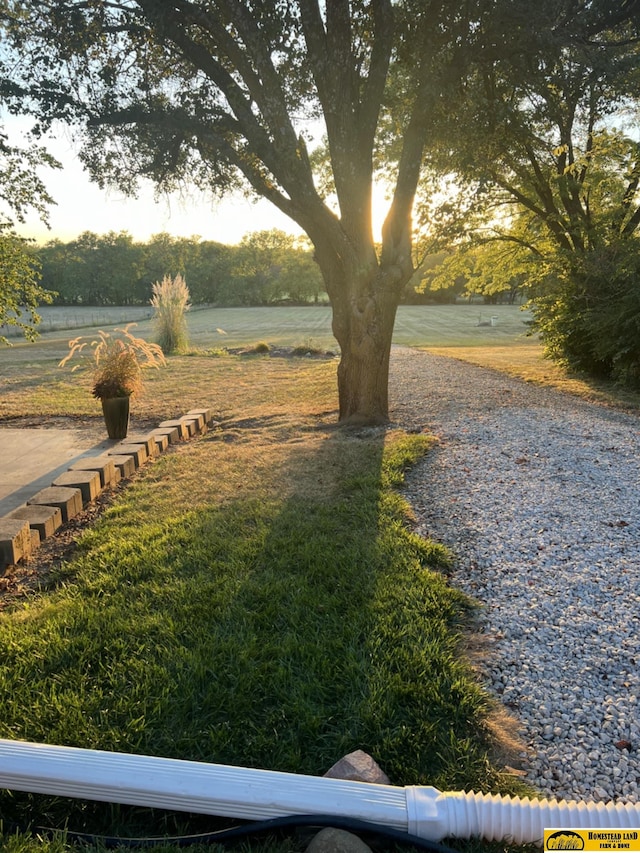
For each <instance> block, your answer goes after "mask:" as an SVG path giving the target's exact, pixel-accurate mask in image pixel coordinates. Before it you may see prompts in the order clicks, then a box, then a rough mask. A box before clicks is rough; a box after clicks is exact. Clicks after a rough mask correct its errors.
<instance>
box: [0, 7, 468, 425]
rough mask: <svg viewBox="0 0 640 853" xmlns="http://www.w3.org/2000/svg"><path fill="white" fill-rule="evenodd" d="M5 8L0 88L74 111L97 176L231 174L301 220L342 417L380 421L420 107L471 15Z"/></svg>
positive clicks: (45, 117) (408, 262)
mask: <svg viewBox="0 0 640 853" xmlns="http://www.w3.org/2000/svg"><path fill="white" fill-rule="evenodd" d="M7 5H8V9H9V10H10V13H11V15H12V16H13V19H12V21H13V22H12V23H11V22H9V24H8V28H9V31H10V36H11V38H12V40H13V44H14V47H15V49H16V51H19V53H20V56H21V62H20V63H19V64H18V67H17V72H16V70H15V69H14V71H13V72H12V74H11V75H10V83H9V84H7V85H5V96H6V97H7V98H11V97H12V96H13V98H14V101H13V103H14V104H15V105H16V109H24V108H25V104H27V103H31V105H32V108H33V111H34V112H35V113H36V114H37V115H38V119H39V122H40V125H41V126H42V127H46V126H48V125H49V124H50V123H51V122H52V121H55V120H56V119H62V120H65V121H72V122H76V123H77V124H78V127H79V128H81V129H82V138H83V149H82V158H83V160H84V162H85V164H86V166H87V168H88V169H89V171H90V173H91V174H92V175H93V177H94V178H95V179H96V180H97V181H98V182H99V183H102V184H106V183H116V184H118V185H119V186H120V187H121V188H122V189H123V190H125V191H126V190H129V191H131V188H132V185H133V179H134V177H135V176H136V175H139V176H146V177H151V178H152V179H154V180H155V181H156V182H157V184H158V186H161V187H165V188H173V187H175V186H176V185H179V184H181V182H183V181H186V180H188V181H195V182H196V183H197V184H198V185H199V186H200V187H201V188H211V189H212V191H214V192H223V191H225V190H227V189H228V188H230V187H232V186H235V185H237V184H238V183H239V182H241V183H242V184H243V185H244V186H246V187H249V188H250V189H252V190H253V191H254V192H255V193H257V194H259V195H261V196H263V197H265V198H267V199H269V200H270V201H271V202H272V203H273V204H274V205H276V206H277V207H278V208H279V209H280V210H281V211H283V212H284V213H285V214H287V215H288V216H289V217H290V218H291V219H292V220H294V221H295V222H296V223H297V224H298V225H300V226H301V227H302V228H303V230H304V231H305V232H306V233H307V234H308V236H309V238H310V239H311V241H312V243H313V246H314V250H315V259H316V262H317V263H318V265H319V268H320V270H321V272H322V275H323V278H324V281H325V286H326V289H327V292H328V293H329V296H330V299H331V303H332V307H333V329H334V334H335V336H336V338H337V340H338V342H339V344H340V347H341V363H340V367H339V372H338V373H339V375H338V385H339V397H340V417H341V418H342V419H351V420H364V421H380V420H385V419H386V418H387V414H388V396H387V377H388V361H389V351H390V345H391V333H392V329H393V323H394V319H395V309H396V306H397V303H398V300H399V297H400V293H401V292H402V288H403V286H404V284H405V283H406V282H407V280H408V279H409V277H410V276H411V274H412V272H413V257H412V220H411V215H412V208H413V201H414V195H415V190H416V186H417V183H418V180H419V177H420V169H421V164H422V157H423V152H424V148H425V144H426V140H427V137H428V133H429V115H430V111H431V108H432V106H433V103H434V99H436V98H437V97H438V92H440V91H441V89H442V85H443V81H444V79H445V78H446V77H447V75H448V74H449V75H450V74H454V73H457V72H455V68H456V62H457V55H458V53H460V51H461V47H460V46H459V45H462V43H463V40H464V36H465V34H467V33H468V32H469V29H470V28H471V27H472V26H473V20H472V17H470V15H469V14H468V13H467V11H465V10H464V9H462V10H458V9H457V8H453V7H452V6H451V4H449V3H445V2H438V0H421V2H413V0H403V2H393V0H370V2H365V0H354V1H353V2H348V0H326V2H319V0H297V2H292V0H269V2H267V0H253V2H251V3H247V2H240V0H215V2H214V0H206V2H205V0H122V1H121V2H116V1H115V0H113V2H111V0H103V2H86V0H66V2H64V1H63V0H41V1H40V2H38V3H37V4H32V3H23V2H21V0H14V2H8V4H7ZM457 45H458V46H457ZM395 65H397V67H398V69H399V73H398V75H397V76H396V77H395V78H394V84H393V97H392V98H390V99H389V102H388V103H386V101H385V97H386V95H385V93H386V92H387V90H388V83H389V74H390V68H391V67H392V66H395ZM383 104H384V108H385V112H386V111H387V110H390V115H391V116H392V120H393V122H394V123H395V126H396V133H395V138H396V140H398V139H399V140H401V142H400V144H396V145H395V146H394V150H393V152H391V151H390V152H389V155H388V156H385V168H386V170H387V174H388V177H389V178H390V179H391V178H392V184H393V191H392V196H391V203H390V207H389V211H388V214H387V217H386V221H385V226H384V231H383V239H382V245H381V246H380V247H378V248H377V247H376V246H375V245H374V241H373V235H372V225H371V199H372V184H373V178H374V173H375V162H376V153H377V152H378V151H379V149H380V148H381V147H383V146H384V145H385V144H386V137H385V133H384V132H383V130H382V128H381V114H382V111H383ZM386 124H387V126H388V124H389V120H388V119H387V122H386ZM321 134H324V135H325V136H326V145H327V150H328V152H329V161H330V170H331V177H332V184H333V187H334V188H335V199H336V200H335V203H333V202H332V201H331V199H329V198H327V197H325V196H324V195H323V192H322V190H321V188H320V187H321V185H320V183H319V182H318V181H317V180H316V175H314V168H313V166H312V157H311V156H310V151H309V148H310V146H312V145H313V142H314V139H315V138H316V137H317V136H319V135H321Z"/></svg>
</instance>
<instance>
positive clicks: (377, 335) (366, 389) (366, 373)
mask: <svg viewBox="0 0 640 853" xmlns="http://www.w3.org/2000/svg"><path fill="white" fill-rule="evenodd" d="M383 283H384V276H383V274H382V273H381V272H380V271H379V270H375V273H374V278H373V280H370V281H368V282H364V283H362V282H360V283H359V284H358V283H354V282H353V281H352V282H345V284H344V286H343V287H342V288H341V289H340V292H339V293H338V295H337V296H336V298H334V299H333V300H332V307H333V333H334V335H335V337H336V340H337V341H338V343H339V344H340V349H341V358H340V364H339V366H338V398H339V405H340V414H339V419H340V422H341V423H349V424H382V423H386V422H387V421H388V420H389V390H388V389H389V357H390V353H391V338H392V335H393V327H394V324H395V318H396V310H397V306H398V302H399V298H400V291H399V290H398V289H397V288H393V289H386V288H384V287H382V286H381V285H382V284H383ZM354 291H355V292H354Z"/></svg>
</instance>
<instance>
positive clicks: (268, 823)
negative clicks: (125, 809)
mask: <svg viewBox="0 0 640 853" xmlns="http://www.w3.org/2000/svg"><path fill="white" fill-rule="evenodd" d="M327 826H331V827H335V828H336V829H344V830H346V831H348V832H353V833H362V834H368V835H374V836H378V837H381V838H384V839H386V840H388V841H394V842H396V843H398V844H405V845H408V846H410V847H414V848H416V849H417V850H428V851H430V853H457V851H454V850H453V849H452V848H451V847H447V846H445V845H443V844H439V843H438V842H436V841H429V840H428V839H426V838H420V837H419V836H417V835H409V833H407V832H402V831H401V830H399V829H393V828H392V827H390V826H383V825H381V824H377V823H371V822H370V821H366V820H359V819H358V818H349V817H336V816H335V815H289V816H287V817H275V818H271V819H270V820H261V821H256V822H253V823H247V824H242V825H240V826H232V827H229V828H228V829H220V830H216V831H215V832H205V833H200V834H197V835H179V836H164V837H155V838H149V837H147V838H124V837H119V836H105V835H94V834H92V833H85V832H74V831H72V830H69V829H65V830H53V829H49V828H47V829H46V830H45V829H44V828H42V827H39V828H38V830H37V831H38V832H39V833H42V832H47V833H55V832H64V835H65V837H66V838H69V839H72V840H74V841H82V842H84V843H98V842H99V843H100V844H102V845H103V846H104V847H108V848H114V847H129V848H136V847H138V848H149V847H154V846H155V845H158V844H175V845H176V846H178V847H188V846H190V845H192V844H214V843H215V844H224V843H225V842H226V841H236V840H238V839H241V838H247V837H248V836H251V835H259V834H262V833H268V832H274V831H277V830H290V829H297V828H300V827H327Z"/></svg>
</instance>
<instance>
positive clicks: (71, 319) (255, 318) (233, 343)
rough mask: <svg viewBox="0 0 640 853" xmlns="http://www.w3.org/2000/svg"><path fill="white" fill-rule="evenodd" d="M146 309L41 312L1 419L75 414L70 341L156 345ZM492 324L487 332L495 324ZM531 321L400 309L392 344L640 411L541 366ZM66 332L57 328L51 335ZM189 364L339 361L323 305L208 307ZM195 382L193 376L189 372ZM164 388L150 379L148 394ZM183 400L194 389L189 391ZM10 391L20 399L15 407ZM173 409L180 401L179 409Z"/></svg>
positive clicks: (8, 352)
mask: <svg viewBox="0 0 640 853" xmlns="http://www.w3.org/2000/svg"><path fill="white" fill-rule="evenodd" d="M147 312H148V309H147V308H139V307H138V308H132V309H127V308H77V309H76V308H71V307H46V306H45V307H44V308H43V309H42V315H43V323H42V326H41V331H42V334H41V336H40V338H39V339H38V340H37V341H36V342H35V343H27V342H24V341H21V340H19V339H13V341H14V342H13V346H11V347H4V348H2V349H0V390H1V392H2V393H1V394H0V419H2V418H3V417H4V418H7V417H16V416H18V415H20V414H38V413H39V414H47V413H53V410H52V407H51V399H50V389H51V387H52V386H54V387H58V388H61V387H62V386H66V387H68V389H69V396H68V398H67V402H66V404H65V403H64V402H63V401H62V399H61V397H60V398H59V402H58V405H61V406H62V410H63V411H62V412H60V414H74V413H75V414H79V413H80V411H79V409H78V405H77V403H74V402H73V388H74V385H77V382H75V381H74V377H72V376H71V375H70V374H69V372H68V371H62V370H60V369H59V368H58V367H57V364H58V362H59V361H60V359H61V358H63V356H64V355H66V353H67V352H68V342H69V340H70V339H71V338H73V337H76V336H77V335H83V336H87V339H88V340H91V335H92V328H91V327H84V326H83V324H84V323H98V324H99V325H98V326H97V328H104V329H105V330H109V329H111V328H113V327H114V325H116V324H117V325H122V324H124V323H126V322H128V321H131V322H135V323H137V325H136V327H135V330H134V331H135V333H136V334H139V335H140V336H142V337H145V338H148V339H150V340H151V339H153V337H154V328H153V322H152V321H151V320H150V319H148V318H146V319H145V317H144V315H145V313H147ZM492 318H494V319H493V324H492ZM529 321H530V314H529V312H528V311H526V310H522V308H520V307H519V306H512V305H488V306H485V305H466V304H463V305H434V306H409V305H401V306H400V307H399V309H398V313H397V318H396V324H395V329H394V336H393V342H394V344H395V345H401V346H412V347H419V348H423V349H426V350H429V351H430V352H433V353H435V354H437V355H444V356H449V357H453V358H457V359H462V360H465V361H469V362H472V363H474V364H478V365H481V366H484V367H489V368H492V369H495V370H501V371H503V372H506V373H509V374H511V375H513V376H517V377H520V378H522V379H524V380H526V381H528V382H537V383H541V384H546V385H551V386H554V387H557V388H559V389H561V390H565V391H568V392H570V393H574V394H579V395H581V396H584V397H587V398H588V399H593V400H599V401H602V402H607V403H615V404H616V405H620V404H621V405H624V406H630V407H632V408H636V407H638V406H640V395H639V394H634V393H631V392H625V391H621V390H620V389H616V388H613V387H612V386H611V384H610V383H602V382H596V381H593V380H589V379H585V378H584V377H579V376H575V375H571V374H569V373H568V372H567V371H566V370H564V369H563V368H561V367H559V366H558V365H555V364H553V363H552V362H551V361H549V360H547V359H545V358H543V350H542V346H541V345H540V343H539V341H538V340H537V338H536V336H529V335H528V334H527V333H528V331H529V325H528V323H529ZM52 325H54V326H58V325H62V326H63V328H56V329H54V330H50V327H51V326H52ZM188 326H189V336H190V346H191V355H192V357H194V358H197V357H199V356H210V355H216V354H219V353H220V352H221V351H222V350H224V348H227V349H237V348H240V347H251V346H253V345H255V344H257V343H260V342H264V343H267V344H269V345H270V346H274V347H283V346H285V347H286V346H290V347H297V346H308V347H312V348H315V349H320V350H325V351H331V352H334V353H336V354H338V353H339V348H338V345H337V342H336V340H335V338H334V337H333V334H332V332H331V309H330V307H329V306H326V305H322V306H308V307H273V308H207V309H194V310H192V311H190V312H189V314H188ZM192 368H193V370H192V374H193V381H194V383H197V376H198V370H196V364H195V363H192ZM158 382H159V383H161V384H162V382H163V380H162V379H161V378H160V377H159V376H155V375H150V376H149V382H148V389H149V392H152V390H153V387H154V384H155V383H158ZM187 384H188V386H189V387H188V389H187V390H188V391H189V392H191V391H192V390H193V387H192V383H187ZM29 388H32V389H33V394H32V397H31V403H32V405H30V406H29V408H30V411H29V412H28V413H27V412H21V406H23V405H24V401H25V397H24V396H23V394H22V392H23V391H24V390H27V389H29ZM14 391H17V392H18V397H17V405H14V402H15V400H14V396H15V395H14ZM150 399H151V396H150V393H148V394H147V395H145V398H144V400H141V401H138V403H137V405H138V408H140V406H142V410H145V409H149V414H150V415H153V412H152V411H151V409H152V408H153V407H151V409H150V407H149V401H150ZM178 405H179V400H178V399H177V400H176V406H178Z"/></svg>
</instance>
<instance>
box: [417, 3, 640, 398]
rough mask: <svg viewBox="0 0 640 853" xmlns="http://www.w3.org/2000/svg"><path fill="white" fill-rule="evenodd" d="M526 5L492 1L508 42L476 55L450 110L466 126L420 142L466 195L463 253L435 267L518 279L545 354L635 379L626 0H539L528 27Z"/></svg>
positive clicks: (638, 367)
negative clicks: (429, 145) (437, 140)
mask: <svg viewBox="0 0 640 853" xmlns="http://www.w3.org/2000/svg"><path fill="white" fill-rule="evenodd" d="M529 13H530V10H529V8H528V7H527V6H526V4H524V3H520V2H515V1H514V2H513V3H512V4H510V6H509V7H505V11H504V15H505V18H504V19H503V27H502V28H504V24H506V22H507V21H510V30H511V32H512V33H513V36H512V38H513V42H514V46H517V44H518V42H520V50H514V51H507V52H505V51H500V52H499V53H495V54H494V55H492V54H491V52H488V53H482V54H479V55H478V57H477V63H476V67H475V71H474V73H473V74H472V75H469V76H468V78H467V82H466V91H465V95H464V99H462V100H461V102H460V103H459V104H458V106H457V110H456V113H455V117H456V120H457V122H460V123H461V124H462V126H463V127H465V128H467V132H465V133H459V134H457V135H456V134H454V133H453V126H452V125H451V124H450V125H449V129H448V138H449V140H450V144H449V145H446V144H443V147H442V149H441V150H440V151H437V150H436V151H434V152H433V153H434V155H435V156H436V157H441V158H442V157H443V156H446V159H447V165H448V168H449V169H450V170H451V171H452V172H455V173H456V174H457V176H458V178H459V180H461V181H463V182H464V183H465V184H473V185H474V186H475V188H476V201H477V210H476V219H475V222H474V223H473V226H474V227H473V229H469V230H470V231H471V230H472V237H473V239H471V240H468V241H467V243H466V248H467V253H466V254H467V256H466V257H465V255H464V254H463V253H462V252H460V251H459V252H457V253H456V254H455V255H452V256H451V258H450V259H449V261H448V262H447V264H445V268H444V269H443V271H442V273H441V276H440V278H441V280H446V281H448V280H450V279H451V277H452V275H455V274H458V273H460V272H463V271H464V270H466V271H467V273H468V275H469V276H470V279H471V284H472V287H473V289H475V290H478V291H480V292H483V293H489V294H490V293H493V292H496V291H500V290H508V289H509V288H511V287H513V286H514V285H519V286H522V285H523V284H524V285H526V287H527V288H528V292H529V295H530V296H531V298H532V300H533V301H532V305H533V310H534V316H535V320H536V328H537V329H538V330H539V331H540V332H541V333H542V336H543V339H544V341H545V343H546V345H547V349H548V351H549V353H550V354H552V355H554V356H556V357H559V358H562V359H564V360H567V361H568V362H569V363H570V364H572V365H573V366H575V367H580V368H584V369H587V370H589V371H591V372H597V373H601V374H604V375H611V376H616V377H617V378H629V379H632V380H633V381H635V382H640V312H639V310H638V309H639V306H640V292H639V288H640V275H639V273H640V239H639V237H638V235H639V234H640V139H639V137H638V121H637V119H638V110H639V108H640V14H639V8H638V4H636V3H622V4H619V6H618V7H617V8H615V9H614V8H613V7H612V6H611V5H610V4H598V3H584V4H574V3H557V2H555V0H554V2H546V0H543V2H541V3H540V4H538V5H537V6H536V14H537V15H540V16H541V19H542V20H544V21H545V22H546V26H544V27H541V28H539V29H534V28H532V27H531V25H530V14H529ZM499 22H500V17H499V16H497V17H494V18H493V19H492V20H491V21H488V22H487V29H486V37H487V38H488V40H489V41H490V42H491V41H493V40H494V38H493V37H492V35H491V34H492V33H493V34H494V35H495V34H496V30H495V28H496V25H498V24H499ZM469 130H473V132H472V133H469V132H468V131H469ZM446 135H447V134H445V136H446ZM467 224H468V225H470V224H471V223H467ZM468 233H469V232H468ZM460 246H461V247H462V249H464V248H465V244H464V241H462V243H461V244H460ZM605 316H606V317H607V320H606V322H603V319H604V317H605Z"/></svg>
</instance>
